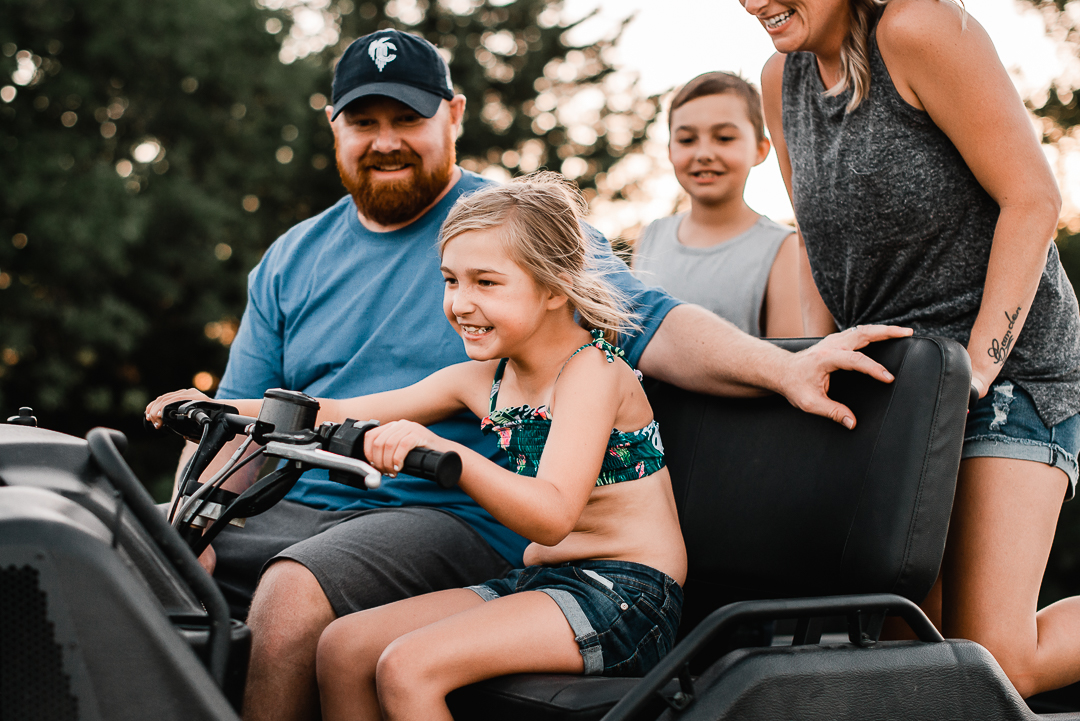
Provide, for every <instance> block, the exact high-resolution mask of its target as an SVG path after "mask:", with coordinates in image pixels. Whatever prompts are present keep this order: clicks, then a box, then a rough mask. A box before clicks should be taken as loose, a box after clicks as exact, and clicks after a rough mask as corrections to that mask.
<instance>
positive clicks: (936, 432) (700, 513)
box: [648, 337, 971, 603]
mask: <svg viewBox="0 0 1080 721" xmlns="http://www.w3.org/2000/svg"><path fill="white" fill-rule="evenodd" d="M814 342H815V341H814V340H812V339H810V340H805V339H800V340H788V341H780V342H779V344H780V345H782V346H784V347H785V348H787V349H789V350H799V349H801V348H805V347H807V346H809V345H811V344H813V343H814ZM864 352H865V353H866V354H867V355H869V356H870V357H872V358H873V359H875V360H876V361H878V362H879V363H881V364H882V365H884V366H885V367H886V368H888V369H889V371H890V372H891V373H893V375H894V376H895V377H896V380H895V381H894V382H893V383H891V384H886V383H881V382H879V381H876V380H873V379H871V378H870V377H868V376H866V375H863V374H859V373H853V372H837V373H834V374H833V376H832V380H831V385H830V390H829V395H830V396H831V397H832V398H834V399H836V400H838V401H840V402H842V403H844V404H846V405H847V406H848V407H849V408H851V410H852V411H853V412H854V413H855V417H856V419H857V421H858V422H857V425H856V428H855V429H854V430H852V431H849V430H847V429H845V428H844V427H842V426H841V425H839V424H837V423H835V422H833V421H830V420H828V419H826V418H821V417H818V416H813V415H809V414H807V413H804V412H802V411H799V410H797V409H796V408H794V407H793V406H791V405H790V404H789V403H788V402H787V401H786V400H785V399H784V398H782V397H779V396H769V397H761V398H751V399H732V398H718V397H713V396H706V395H702V394H697V393H691V392H687V391H683V390H680V389H678V388H675V387H673V386H670V385H666V384H663V383H655V384H652V385H650V387H649V389H648V391H649V399H650V401H651V402H652V404H653V410H654V413H655V414H656V418H657V420H658V421H659V423H660V432H661V435H662V438H663V441H664V446H665V451H666V455H667V462H668V467H669V468H670V470H671V475H672V483H673V486H674V491H675V500H676V503H677V504H678V507H679V515H680V520H681V522H682V529H683V536H684V537H685V539H686V545H687V552H688V555H689V575H688V587H690V588H698V589H700V588H710V589H712V595H718V596H719V597H722V598H723V600H724V601H727V600H733V599H737V598H740V599H741V598H779V597H795V596H821V595H832V594H844V593H875V592H881V593H886V592H887V593H896V594H898V595H901V596H904V597H906V598H909V599H911V600H913V601H915V602H916V603H918V602H920V601H921V600H922V599H923V598H924V597H925V595H926V593H927V592H928V591H929V590H930V587H931V586H932V585H933V583H934V581H935V579H936V578H937V573H938V568H939V566H940V563H941V556H942V552H943V550H944V547H945V536H946V532H947V530H948V524H949V514H950V512H951V509H952V500H953V492H954V490H955V485H956V475H957V471H958V468H959V464H960V448H961V442H962V438H963V430H964V423H965V420H966V416H967V399H968V393H969V387H970V377H971V370H970V361H969V359H968V356H967V353H966V352H965V350H964V349H963V347H962V346H960V345H959V344H957V343H955V342H953V341H950V340H945V339H941V338H931V337H913V338H904V339H897V340H890V341H884V342H881V343H875V344H872V345H871V346H869V347H868V348H866V349H865V350H864ZM689 593H690V591H689V588H688V600H689Z"/></svg>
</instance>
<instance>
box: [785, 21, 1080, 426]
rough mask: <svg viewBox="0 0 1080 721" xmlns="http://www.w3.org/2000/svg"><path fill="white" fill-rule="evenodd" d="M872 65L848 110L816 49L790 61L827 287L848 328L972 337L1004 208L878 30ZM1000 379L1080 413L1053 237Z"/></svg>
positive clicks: (1076, 355) (824, 292) (822, 287)
mask: <svg viewBox="0 0 1080 721" xmlns="http://www.w3.org/2000/svg"><path fill="white" fill-rule="evenodd" d="M870 71H871V73H870V94H869V96H868V97H867V98H866V99H865V100H863V102H862V103H861V104H860V105H859V106H858V107H857V108H856V109H855V110H854V111H853V112H851V113H845V106H846V105H847V103H848V101H849V100H850V99H851V89H850V88H849V89H848V90H846V91H845V92H843V93H841V94H840V95H838V96H835V97H828V96H826V95H825V94H824V91H825V87H824V86H823V84H822V81H821V76H820V74H819V72H818V67H817V61H816V59H815V57H814V56H813V55H812V54H810V53H802V52H800V53H792V54H790V55H788V56H787V58H786V60H785V62H784V80H783V91H782V92H783V124H784V139H785V141H786V142H787V147H788V154H789V156H790V158H791V167H792V191H793V193H792V194H793V196H794V206H795V217H796V218H797V219H798V223H799V228H800V229H801V231H802V234H803V239H804V240H805V242H806V250H807V254H808V255H809V257H810V266H811V268H812V270H813V275H814V281H815V283H816V284H817V287H818V290H819V291H820V292H821V297H822V299H823V300H824V301H825V305H826V306H827V307H828V309H829V311H830V312H831V313H832V315H833V318H834V319H835V320H836V324H837V325H838V326H839V327H840V328H841V329H844V328H849V327H851V326H853V325H861V324H867V323H888V324H895V325H901V326H908V327H911V328H914V329H915V332H916V333H919V334H926V335H941V336H945V337H948V338H953V339H955V340H957V341H959V342H960V343H963V344H964V345H967V342H968V340H969V338H970V335H971V327H972V325H973V324H974V322H975V316H976V315H977V314H978V311H979V304H980V302H981V300H982V292H983V285H984V283H985V280H986V268H987V263H988V261H989V258H990V245H991V242H992V240H993V236H994V227H995V224H996V223H997V218H998V213H999V208H998V205H997V203H995V202H994V200H993V199H992V198H991V197H990V196H989V195H988V194H987V193H986V191H985V190H983V188H982V186H980V185H979V182H978V181H977V180H976V179H975V176H974V175H973V174H972V173H971V171H970V170H969V169H968V167H967V164H966V163H965V162H964V160H963V158H962V157H961V155H960V153H959V151H958V150H957V149H956V147H955V146H954V145H953V144H952V142H951V141H950V140H949V138H948V137H947V136H946V135H945V133H943V132H942V131H941V130H940V129H938V127H937V126H936V125H934V123H933V121H932V120H931V119H930V116H929V115H928V114H927V113H925V112H923V111H921V110H918V109H916V108H914V107H912V106H911V105H909V104H908V103H907V102H906V101H905V100H904V99H903V98H902V97H900V94H899V93H898V92H897V91H896V88H895V86H894V85H893V83H892V79H891V78H890V77H889V73H888V70H887V69H886V67H885V62H884V61H883V60H882V58H881V54H880V52H879V51H878V46H877V39H876V36H875V32H874V31H871V34H870ZM991 310H997V311H998V312H1001V313H1005V312H1006V311H1012V310H1015V309H1012V308H1000V309H991ZM999 378H1008V379H1010V380H1012V381H1014V382H1016V383H1017V384H1019V385H1020V387H1021V388H1023V389H1024V390H1026V391H1027V392H1028V393H1030V394H1031V396H1032V398H1033V399H1034V400H1035V405H1036V408H1037V409H1038V411H1039V415H1040V416H1041V418H1042V421H1043V422H1044V423H1045V424H1047V425H1048V426H1052V425H1056V424H1057V423H1059V422H1061V421H1062V420H1064V419H1066V418H1068V417H1069V416H1071V415H1073V414H1075V413H1077V412H1080V311H1078V309H1077V303H1076V295H1075V294H1074V293H1073V289H1072V286H1071V285H1070V284H1069V280H1068V278H1067V277H1066V276H1065V271H1064V270H1063V269H1062V267H1061V261H1060V260H1059V258H1058V251H1057V247H1056V246H1055V245H1053V244H1051V246H1050V252H1049V254H1048V257H1047V261H1046V267H1045V268H1044V270H1043V274H1042V279H1041V280H1040V282H1039V289H1038V292H1037V293H1036V295H1035V300H1034V303H1033V304H1032V307H1031V312H1030V314H1029V316H1028V319H1027V322H1026V323H1025V324H1024V327H1023V330H1022V331H1021V333H1020V335H1019V337H1018V338H1017V340H1016V343H1015V345H1014V348H1013V351H1012V354H1011V355H1010V356H1009V357H1008V358H1007V359H1006V361H1005V365H1004V367H1003V368H1002V371H1001V374H1000V376H999Z"/></svg>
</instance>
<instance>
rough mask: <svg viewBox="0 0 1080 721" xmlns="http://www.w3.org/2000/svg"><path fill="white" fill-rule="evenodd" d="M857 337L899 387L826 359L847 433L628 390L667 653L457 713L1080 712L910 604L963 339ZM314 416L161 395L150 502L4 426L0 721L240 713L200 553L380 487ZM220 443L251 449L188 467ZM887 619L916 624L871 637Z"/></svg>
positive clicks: (951, 467)
mask: <svg viewBox="0 0 1080 721" xmlns="http://www.w3.org/2000/svg"><path fill="white" fill-rule="evenodd" d="M814 342H815V339H794V340H784V341H778V343H779V344H780V345H782V346H783V347H785V348H787V349H789V350H793V351H795V350H800V349H802V348H805V347H808V346H809V345H811V344H813V343H814ZM865 352H866V354H867V355H869V356H870V357H871V358H873V359H874V360H876V361H878V362H879V363H881V364H882V365H884V366H885V367H886V368H887V369H888V370H889V371H890V372H891V373H892V374H893V375H894V376H895V381H894V382H893V383H891V384H883V383H880V382H878V381H876V380H873V379H871V378H869V377H867V376H865V375H862V374H858V373H853V372H836V373H834V374H833V377H832V380H831V386H830V395H831V396H832V397H833V398H835V399H836V400H838V401H840V402H842V403H845V404H846V405H847V406H848V407H850V408H851V409H852V411H854V413H855V416H856V417H857V418H858V420H859V423H858V425H857V427H856V428H855V429H854V430H853V431H848V430H846V429H844V428H842V427H841V426H839V425H837V424H835V423H833V422H832V421H829V420H827V419H824V418H820V417H817V416H811V415H808V414H805V413H803V412H801V411H798V410H797V409H795V408H793V407H792V406H790V405H789V404H788V403H787V401H786V400H784V399H783V398H781V397H779V396H771V397H763V398H752V399H732V398H718V397H712V396H707V395H702V394H697V393H692V392H688V391H685V390H680V389H678V388H675V387H673V386H670V385H667V384H664V383H660V382H655V381H650V382H649V383H648V388H647V390H648V395H649V398H650V401H651V402H652V405H653V410H654V413H655V416H656V419H657V420H658V422H659V423H660V425H661V427H662V428H663V429H664V439H665V445H666V450H665V453H666V458H667V464H668V467H669V469H670V472H671V477H672V483H673V487H674V492H675V499H676V503H677V505H678V509H679V517H680V521H681V523H682V530H683V535H684V537H685V541H686V548H687V553H688V559H689V573H688V576H687V581H686V584H685V586H684V592H685V598H686V605H685V608H684V612H683V620H682V625H681V629H680V639H679V641H678V643H677V644H676V646H675V648H674V649H673V650H672V651H671V653H670V654H668V656H666V657H665V658H664V659H663V660H662V661H661V662H660V664H659V665H658V666H657V667H656V668H654V669H653V670H652V671H651V672H650V673H649V674H648V675H647V676H645V677H644V678H601V677H588V676H568V675H561V674H524V675H515V676H507V677H502V678H496V679H491V680H489V681H485V682H482V683H478V684H474V685H472V686H469V687H466V688H463V689H459V690H457V691H455V692H453V693H452V694H451V695H450V696H449V697H448V703H449V704H450V707H451V710H452V712H453V714H454V717H455V718H458V719H496V718H507V719H522V720H526V721H527V720H530V719H550V720H553V721H554V720H559V721H569V720H571V719H573V720H578V719H581V720H585V719H605V721H615V720H619V721H624V720H629V719H642V720H644V719H650V720H652V719H663V720H665V721H674V720H678V721H692V720H697V719H709V720H718V719H740V720H742V719H770V720H773V719H777V720H783V719H800V720H810V719H815V720H816V719H822V720H825V719H829V720H833V719H900V720H902V721H922V720H923V719H926V720H927V721H930V720H932V721H938V720H939V719H979V720H980V721H993V720H998V719H1000V720H1002V721H1005V720H1010V721H1012V720H1016V721H1020V720H1025V721H1032V720H1034V719H1041V718H1053V719H1078V720H1080V706H1077V705H1069V704H1070V703H1071V702H1069V701H1068V699H1067V697H1066V700H1065V701H1064V702H1060V701H1059V702H1058V703H1064V704H1065V705H1059V706H1057V707H1051V706H1048V705H1047V704H1049V703H1051V702H1052V701H1053V699H1051V700H1050V701H1043V702H1042V706H1040V705H1039V703H1036V702H1032V703H1031V704H1030V705H1029V704H1028V703H1025V701H1024V700H1023V699H1021V698H1020V696H1019V694H1017V692H1016V690H1015V689H1014V688H1013V686H1012V685H1011V683H1010V682H1009V680H1008V679H1007V678H1006V676H1005V674H1004V673H1003V672H1002V670H1001V668H1000V667H999V666H998V664H997V662H996V661H995V660H994V658H993V657H992V656H991V655H990V654H989V653H988V652H987V651H986V650H985V649H983V648H982V647H981V646H979V645H978V644H975V643H972V642H970V641H963V640H945V639H943V638H942V637H941V635H940V634H939V633H938V631H937V630H936V629H935V627H934V626H933V624H932V623H931V622H930V621H929V620H928V619H927V617H926V616H925V615H924V614H923V612H922V611H921V610H920V608H919V607H918V605H917V604H918V602H920V601H922V600H923V598H924V597H925V596H926V594H927V593H928V592H929V590H930V588H931V586H932V585H933V584H934V581H935V580H936V578H937V575H938V570H939V567H940V564H941V557H942V553H943V550H944V546H945V538H946V533H947V530H948V524H949V515H950V512H951V507H952V500H953V493H954V490H955V484H956V476H957V471H958V468H959V464H960V450H961V443H962V437H963V430H964V424H965V419H966V414H967V408H968V405H969V402H970V398H971V396H970V388H971V386H970V380H971V370H970V362H969V360H968V357H967V354H966V352H965V351H964V349H963V347H961V346H960V345H959V344H957V343H955V342H953V341H950V340H945V339H941V338H935V337H912V338H902V339H894V340H888V341H883V342H880V343H875V344H872V345H871V346H869V347H867V348H866V349H865ZM315 410H317V402H315V401H314V400H313V399H310V398H308V397H307V396H304V395H303V394H301V393H296V392H292V391H284V390H272V391H268V392H267V396H266V398H265V400H264V403H263V409H262V412H261V413H260V416H259V418H246V417H243V416H239V415H237V414H236V411H235V409H233V408H231V407H229V406H228V405H226V404H221V403H214V402H191V403H184V404H174V405H173V406H170V407H169V408H168V409H167V410H166V414H165V415H166V418H165V423H166V425H167V427H169V428H171V429H172V430H175V431H176V432H178V433H180V434H181V435H184V436H185V437H187V438H191V439H194V440H197V441H199V449H198V451H197V452H196V454H195V456H194V457H193V459H192V461H191V463H190V464H189V466H188V467H187V468H186V469H185V473H184V474H183V476H182V478H181V482H180V493H178V494H177V498H176V500H175V502H174V503H173V504H172V506H171V508H169V509H168V511H163V510H162V508H161V507H159V506H157V505H156V504H155V503H154V502H153V501H152V499H151V498H150V496H149V495H148V494H147V492H146V491H145V489H144V487H143V484H142V483H141V482H140V481H139V480H138V479H137V478H136V477H135V475H134V474H133V473H132V471H131V469H130V468H129V467H128V465H127V463H126V462H125V461H124V458H123V451H124V446H125V443H126V441H125V439H124V437H123V435H122V434H120V433H118V432H116V431H110V430H106V429H100V428H98V429H94V430H92V431H90V433H89V434H87V436H86V439H85V440H84V439H79V438H75V437H72V436H68V435H64V434H60V433H55V432H52V431H48V430H44V429H41V428H37V427H36V426H35V425H34V423H33V419H32V413H31V412H30V411H28V410H27V411H24V412H23V413H22V415H20V416H15V417H13V418H12V419H10V421H11V422H9V423H8V424H0V710H2V713H0V716H2V718H4V719H9V718H10V719H86V720H88V721H96V720H97V719H132V720H135V719H138V720H140V721H142V720H143V719H147V718H153V719H160V720H161V721H164V720H166V719H183V720H184V721H190V720H192V719H215V720H218V719H220V720H222V721H224V720H226V719H236V718H237V714H238V712H239V708H240V701H241V698H242V690H243V685H244V679H245V674H246V664H247V653H248V647H249V640H250V634H249V631H248V629H247V627H246V626H245V625H244V624H243V623H241V622H240V621H237V620H234V619H230V618H229V612H228V607H227V605H226V603H225V600H224V598H223V597H222V595H221V592H220V591H219V590H218V588H217V586H216V585H215V584H214V583H213V580H212V579H211V577H210V576H209V575H207V574H206V573H205V571H203V569H202V567H201V566H200V565H199V564H198V561H197V560H196V558H197V555H198V553H199V552H200V551H201V550H202V549H203V548H205V546H206V544H208V543H209V542H210V541H211V540H212V539H213V537H214V536H215V535H216V534H217V533H218V532H219V531H220V530H221V529H222V528H224V527H225V526H226V525H228V524H233V525H241V526H242V525H243V522H244V519H245V518H248V517H251V516H254V515H257V514H259V513H262V512H264V511H265V510H267V509H268V508H270V507H272V506H273V504H274V503H276V502H278V501H279V500H281V498H282V497H284V495H285V493H287V492H288V490H289V488H291V487H292V484H294V483H295V482H296V480H297V479H298V478H299V476H300V474H302V473H303V472H304V471H306V470H308V469H312V468H325V469H329V470H330V472H331V477H332V479H333V480H335V481H338V482H341V483H347V484H349V485H352V486H356V487H358V488H362V487H371V486H373V485H374V484H377V483H379V482H381V479H380V477H379V474H378V472H376V471H374V469H372V468H371V467H370V466H368V465H367V464H366V463H365V462H364V461H363V452H362V449H363V434H364V433H365V432H366V431H367V430H369V429H370V428H371V427H372V422H366V423H365V422H358V421H353V420H349V421H346V422H345V423H341V424H322V425H321V426H319V427H317V428H316V427H314V419H315ZM237 435H243V436H244V443H245V444H248V446H249V447H250V446H252V445H253V446H254V447H256V448H257V451H256V452H255V453H254V454H251V455H248V456H243V457H242V454H241V453H239V452H238V453H237V454H236V455H235V456H234V457H233V459H232V460H231V461H230V463H229V464H227V465H226V467H225V468H224V469H222V471H220V472H218V473H217V474H216V475H215V477H214V478H212V479H209V480H207V481H206V482H205V483H203V484H200V483H198V481H197V480H195V479H197V478H199V477H200V474H201V473H202V470H203V469H205V468H206V466H207V464H208V463H209V460H210V459H211V458H212V457H213V456H214V455H216V453H217V451H218V450H220V448H221V447H222V446H223V445H224V443H225V442H227V441H228V440H230V439H232V438H234V437H235V436H237ZM260 456H261V457H264V458H274V459H278V462H279V465H278V467H277V469H276V470H274V471H273V472H272V473H270V474H269V475H267V476H265V477H264V478H262V479H261V480H260V481H258V482H257V483H256V484H255V485H253V486H252V487H251V488H249V489H248V490H247V491H245V492H244V493H242V494H240V495H239V496H235V495H233V494H230V493H228V492H226V491H224V490H222V489H221V488H220V486H221V484H222V483H224V481H225V480H226V479H227V477H228V475H229V474H230V473H231V472H234V471H235V470H236V469H237V468H238V467H239V465H240V464H242V463H246V462H250V459H252V458H256V457H260ZM409 461H410V464H411V465H410V468H408V469H405V470H406V472H411V473H412V474H413V475H420V476H422V477H426V478H430V479H432V480H433V481H434V482H437V483H440V484H442V485H444V486H450V485H453V484H454V483H455V482H456V479H457V475H459V474H460V469H461V466H460V459H458V458H457V457H456V456H455V455H454V454H436V453H433V452H431V451H423V450H418V451H415V452H414V455H411V456H410V459H409ZM886 617H896V618H899V619H902V622H903V623H905V624H906V627H907V628H908V629H910V634H911V635H912V636H913V637H914V638H916V639H917V640H904V641H897V640H884V639H883V638H882V629H883V626H884V625H885V619H886ZM893 623H895V622H893ZM1033 708H1037V709H1040V710H1042V711H1046V710H1055V711H1065V712H1066V713H1064V714H1053V715H1045V714H1044V715H1040V714H1039V713H1037V712H1036V711H1035V710H1033Z"/></svg>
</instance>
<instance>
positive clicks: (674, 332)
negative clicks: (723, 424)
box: [638, 303, 791, 396]
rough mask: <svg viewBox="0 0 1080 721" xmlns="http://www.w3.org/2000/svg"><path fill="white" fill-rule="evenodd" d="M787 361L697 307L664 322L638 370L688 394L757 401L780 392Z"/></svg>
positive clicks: (768, 345)
mask: <svg viewBox="0 0 1080 721" xmlns="http://www.w3.org/2000/svg"><path fill="white" fill-rule="evenodd" d="M790 355H791V354H790V353H788V352H787V351H785V350H783V349H781V348H778V347H777V346H775V345H773V344H772V343H769V342H767V341H763V340H761V339H760V338H754V337H753V336H750V335H747V334H746V333H743V332H742V331H741V330H739V329H738V328H737V327H735V326H734V325H732V324H731V323H730V322H728V321H726V320H724V319H723V318H721V317H720V316H718V315H716V314H715V313H711V312H710V311H708V310H706V309H704V308H702V307H701V306H697V305H692V304H689V303H684V304H683V305H680V306H678V307H676V308H672V309H671V311H670V312H669V313H668V314H667V316H666V317H665V318H664V320H663V322H662V323H661V324H660V327H659V328H657V329H656V333H655V335H653V337H652V339H651V340H650V341H649V344H648V345H647V346H646V347H645V350H644V352H643V353H642V354H641V360H640V361H639V363H638V366H639V367H640V368H641V372H642V373H644V374H645V375H647V376H650V377H652V378H658V379H660V380H662V381H666V382H668V383H671V384H673V385H677V386H679V387H680V388H685V389H687V390H692V391H697V392H700V393H710V394H712V395H722V396H756V395H762V394H763V393H765V392H768V391H774V392H779V391H780V381H781V378H782V368H783V365H784V363H785V361H786V360H787V357H788V356H790Z"/></svg>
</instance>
